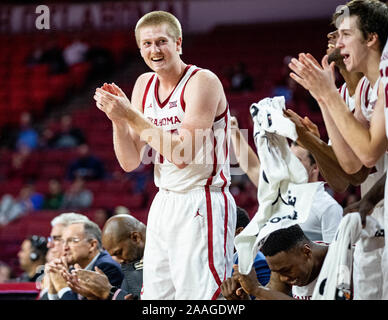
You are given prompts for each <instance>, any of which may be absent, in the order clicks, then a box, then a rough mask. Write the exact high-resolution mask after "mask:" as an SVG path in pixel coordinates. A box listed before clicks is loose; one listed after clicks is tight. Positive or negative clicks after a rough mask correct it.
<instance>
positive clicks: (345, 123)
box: [324, 83, 388, 168]
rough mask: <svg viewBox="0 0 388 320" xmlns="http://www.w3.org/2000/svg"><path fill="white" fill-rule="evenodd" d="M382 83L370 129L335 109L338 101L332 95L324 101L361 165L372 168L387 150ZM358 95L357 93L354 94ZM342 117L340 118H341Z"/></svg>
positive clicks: (351, 116)
mask: <svg viewBox="0 0 388 320" xmlns="http://www.w3.org/2000/svg"><path fill="white" fill-rule="evenodd" d="M382 90H383V87H382V83H380V88H379V92H380V94H379V97H378V100H377V103H376V106H375V108H374V111H373V114H372V118H371V120H370V127H369V129H368V128H365V127H364V126H363V125H362V124H361V123H360V122H359V121H357V120H356V119H355V118H354V116H353V115H352V113H351V112H350V111H348V110H347V112H344V110H341V109H343V107H342V108H341V109H340V108H337V107H335V106H336V105H337V104H338V103H339V101H338V97H336V96H335V95H334V94H333V93H329V94H328V95H327V96H326V97H324V99H325V103H326V105H327V106H328V109H329V112H330V114H331V115H332V118H333V120H334V122H335V124H336V126H337V127H338V130H339V131H340V132H341V133H342V135H343V137H344V139H345V140H346V142H347V143H348V144H349V145H350V146H351V148H352V149H353V151H354V153H355V154H356V155H357V156H358V158H359V159H360V160H361V161H362V163H363V164H364V165H365V166H366V167H368V168H372V167H373V166H375V164H376V162H377V161H378V160H379V159H380V157H381V156H382V155H383V154H384V152H385V150H386V149H387V145H388V143H387V138H386V134H385V115H384V99H383V95H382ZM356 94H357V95H358V94H359V91H357V92H356ZM341 115H342V116H341Z"/></svg>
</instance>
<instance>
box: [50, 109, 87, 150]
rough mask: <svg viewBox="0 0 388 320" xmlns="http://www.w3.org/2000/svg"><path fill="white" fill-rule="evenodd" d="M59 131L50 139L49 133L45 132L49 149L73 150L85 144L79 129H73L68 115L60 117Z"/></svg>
mask: <svg viewBox="0 0 388 320" xmlns="http://www.w3.org/2000/svg"><path fill="white" fill-rule="evenodd" d="M60 126H61V127H60V130H59V132H57V133H56V134H55V135H54V136H53V137H52V138H50V132H45V134H46V135H47V145H48V146H49V147H53V148H57V149H61V148H74V147H77V146H79V145H81V144H84V143H85V142H86V139H85V136H84V134H83V132H82V131H81V129H79V128H77V127H74V126H73V124H72V118H71V116H70V115H64V116H62V117H61V123H60Z"/></svg>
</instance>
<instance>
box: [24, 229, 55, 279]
mask: <svg viewBox="0 0 388 320" xmlns="http://www.w3.org/2000/svg"><path fill="white" fill-rule="evenodd" d="M47 250H48V248H47V239H46V238H45V237H41V236H37V235H33V236H31V237H28V238H27V239H26V240H24V241H23V243H22V246H21V249H20V251H19V252H18V258H19V264H20V267H21V269H22V270H24V273H23V274H22V275H21V276H20V277H19V278H18V280H19V281H20V282H34V281H37V280H38V278H39V277H40V276H41V275H43V271H44V267H43V266H44V264H45V263H46V253H47Z"/></svg>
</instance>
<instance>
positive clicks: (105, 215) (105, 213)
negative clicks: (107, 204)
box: [93, 208, 113, 229]
mask: <svg viewBox="0 0 388 320" xmlns="http://www.w3.org/2000/svg"><path fill="white" fill-rule="evenodd" d="M112 215H113V212H112V210H111V209H108V208H99V209H96V210H95V211H94V215H93V221H94V222H95V223H97V225H98V226H99V227H100V228H101V229H102V228H103V227H104V225H105V222H106V221H107V220H108V219H109V218H110V217H111V216H112Z"/></svg>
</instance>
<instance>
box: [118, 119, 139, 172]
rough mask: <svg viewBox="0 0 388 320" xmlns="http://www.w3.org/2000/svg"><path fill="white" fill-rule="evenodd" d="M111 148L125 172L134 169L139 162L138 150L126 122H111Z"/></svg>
mask: <svg viewBox="0 0 388 320" xmlns="http://www.w3.org/2000/svg"><path fill="white" fill-rule="evenodd" d="M112 127H113V149H114V151H115V154H116V158H117V160H118V162H119V164H120V166H121V167H122V168H123V170H125V171H126V172H130V171H132V170H135V169H136V168H137V167H138V166H139V164H140V151H139V150H137V148H136V144H135V142H134V141H133V139H132V138H131V136H130V132H129V127H128V124H127V123H125V122H124V123H114V122H113V123H112Z"/></svg>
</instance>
